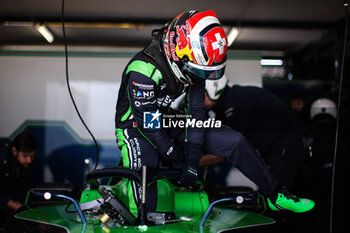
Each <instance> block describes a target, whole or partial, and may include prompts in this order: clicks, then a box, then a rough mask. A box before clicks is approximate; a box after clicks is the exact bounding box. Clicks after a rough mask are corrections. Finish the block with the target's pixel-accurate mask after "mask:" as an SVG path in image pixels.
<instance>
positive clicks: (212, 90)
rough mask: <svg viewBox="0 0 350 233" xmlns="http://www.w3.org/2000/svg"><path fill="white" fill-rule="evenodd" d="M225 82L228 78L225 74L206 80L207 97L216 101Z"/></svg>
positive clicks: (226, 82)
mask: <svg viewBox="0 0 350 233" xmlns="http://www.w3.org/2000/svg"><path fill="white" fill-rule="evenodd" d="M227 84H228V80H227V77H226V75H224V76H222V78H221V79H218V80H206V81H205V92H206V93H207V96H208V97H209V99H210V100H212V101H217V100H218V99H219V98H220V96H221V94H222V93H223V92H224V90H225V88H226V86H227Z"/></svg>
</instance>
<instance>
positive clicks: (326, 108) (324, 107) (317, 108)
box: [310, 98, 337, 119]
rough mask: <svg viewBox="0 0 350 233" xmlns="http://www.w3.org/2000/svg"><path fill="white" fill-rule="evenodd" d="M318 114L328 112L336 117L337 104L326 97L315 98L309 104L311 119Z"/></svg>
mask: <svg viewBox="0 0 350 233" xmlns="http://www.w3.org/2000/svg"><path fill="white" fill-rule="evenodd" d="M319 114H329V115H331V116H332V117H334V118H337V105H336V104H335V103H334V102H333V101H332V100H330V99H327V98H320V99H317V100H315V101H314V102H313V103H312V105H311V110H310V117H311V119H313V118H314V117H315V116H317V115H319Z"/></svg>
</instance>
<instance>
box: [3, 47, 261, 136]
mask: <svg viewBox="0 0 350 233" xmlns="http://www.w3.org/2000/svg"><path fill="white" fill-rule="evenodd" d="M69 51H70V52H71V55H70V57H69V76H70V84H71V90H72V93H73V96H74V99H75V101H76V103H77V105H78V108H79V110H80V112H81V115H82V116H83V118H84V120H85V122H86V123H87V125H88V126H89V127H90V129H91V131H92V132H93V133H94V134H95V136H96V137H97V138H98V139H113V138H114V111H115V103H116V98H117V93H118V89H119V84H120V79H121V73H122V71H123V69H124V67H125V65H126V64H127V62H128V60H129V59H130V58H131V57H132V55H133V54H134V53H135V51H137V49H136V48H135V49H132V50H129V51H117V50H115V51H111V52H108V51H96V50H95V51H93V50H92V49H90V51H81V50H79V51H77V50H69ZM63 55H64V54H63V51H62V50H49V51H48V50H43V48H36V50H29V49H28V48H27V49H25V50H18V48H16V50H14V49H10V50H6V49H3V50H0V81H1V86H0V95H1V96H0V97H1V98H0V106H1V110H2V113H1V114H0V137H8V136H10V135H11V134H12V133H13V132H14V130H15V129H16V128H17V127H18V126H19V125H20V124H22V123H23V122H24V121H26V120H28V119H30V120H63V121H66V122H67V124H68V125H70V126H71V127H72V128H73V129H74V131H76V132H77V134H78V135H79V136H80V137H81V138H83V139H89V138H90V137H89V135H88V133H87V132H86V130H85V129H84V127H83V125H82V124H81V122H80V120H79V119H78V117H77V114H76V113H75V111H74V108H73V105H72V103H71V100H70V98H69V95H68V91H67V85H66V80H65V63H64V62H65V61H64V56H63ZM227 64H228V65H227V70H226V74H227V77H228V78H229V79H230V83H231V84H233V83H235V84H243V85H247V84H249V85H257V86H261V68H260V65H259V57H258V54H255V53H253V54H252V53H242V52H232V53H230V54H229V59H228V62H227Z"/></svg>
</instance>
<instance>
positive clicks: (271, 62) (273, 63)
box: [260, 59, 283, 66]
mask: <svg viewBox="0 0 350 233" xmlns="http://www.w3.org/2000/svg"><path fill="white" fill-rule="evenodd" d="M260 65H262V66H281V65H283V61H282V60H281V59H261V60H260Z"/></svg>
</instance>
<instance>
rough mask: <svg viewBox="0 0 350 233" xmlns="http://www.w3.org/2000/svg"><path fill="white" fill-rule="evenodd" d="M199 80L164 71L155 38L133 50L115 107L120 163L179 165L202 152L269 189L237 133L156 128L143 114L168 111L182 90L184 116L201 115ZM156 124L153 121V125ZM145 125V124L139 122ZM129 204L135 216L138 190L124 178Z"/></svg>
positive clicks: (151, 191)
mask: <svg viewBox="0 0 350 233" xmlns="http://www.w3.org/2000/svg"><path fill="white" fill-rule="evenodd" d="M204 90H205V88H204V83H202V84H197V85H184V84H183V83H181V82H179V81H177V79H176V78H175V77H174V76H173V75H172V74H171V73H170V70H169V68H168V64H166V60H165V58H164V57H163V53H162V52H161V50H160V44H159V41H153V42H152V43H151V45H150V46H148V47H147V48H146V49H145V50H143V51H141V52H139V53H138V54H136V55H135V56H134V57H133V58H132V59H131V61H130V62H129V63H128V65H127V67H126V68H125V70H124V72H123V77H122V82H121V86H120V89H119V95H118V102H117V107H116V118H115V120H116V122H115V123H116V135H117V141H118V146H119V148H120V150H121V155H122V162H123V166H124V167H128V168H131V169H136V170H138V169H140V168H141V166H142V165H147V166H150V167H157V166H159V161H160V160H165V161H170V162H174V163H183V164H184V165H183V167H186V166H193V167H197V166H198V164H199V160H200V157H201V155H202V153H206V154H215V155H218V156H221V157H224V158H226V159H227V160H230V161H232V162H233V163H234V164H235V165H236V166H237V167H238V168H239V169H240V170H241V171H242V172H243V173H244V174H246V175H247V177H248V178H250V179H251V180H252V181H254V182H255V183H256V184H257V185H258V186H259V187H260V188H261V190H262V191H263V192H264V193H272V192H274V191H275V188H276V186H277V181H276V179H275V178H274V177H273V176H272V173H271V171H270V170H269V169H267V167H266V166H265V164H264V163H263V162H262V161H261V160H260V159H259V158H258V157H257V156H256V153H255V149H254V148H252V147H251V146H250V144H249V143H248V142H247V140H246V139H245V138H244V137H243V136H242V134H240V133H238V132H235V131H233V130H231V129H229V128H228V127H224V126H223V127H220V128H196V127H193V128H186V129H184V128H162V127H159V128H156V129H154V128H153V129H148V128H147V126H150V124H151V123H154V124H155V125H153V126H159V125H158V122H157V121H152V120H155V119H159V118H157V116H158V115H153V116H154V119H153V117H152V118H148V119H147V118H145V114H146V115H149V114H150V113H153V114H155V113H161V114H162V115H166V114H171V113H172V109H171V108H170V104H171V102H172V101H173V100H174V99H175V98H177V97H178V96H180V95H181V94H182V93H184V92H185V93H186V101H187V104H186V109H187V113H186V114H187V115H188V116H189V117H192V119H193V118H195V119H196V120H203V121H204V120H205V119H206V114H205V105H204ZM156 123H157V124H156ZM145 126H146V127H145ZM128 190H129V208H130V210H131V212H132V213H133V214H134V215H137V213H138V212H137V206H138V203H139V199H140V190H139V188H138V186H137V185H136V184H135V183H133V182H131V181H130V182H129V183H128ZM156 192H157V187H156V184H155V185H151V186H150V187H149V188H148V189H147V196H148V197H150V198H149V199H148V203H147V204H148V210H149V211H156V207H157V195H156Z"/></svg>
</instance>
